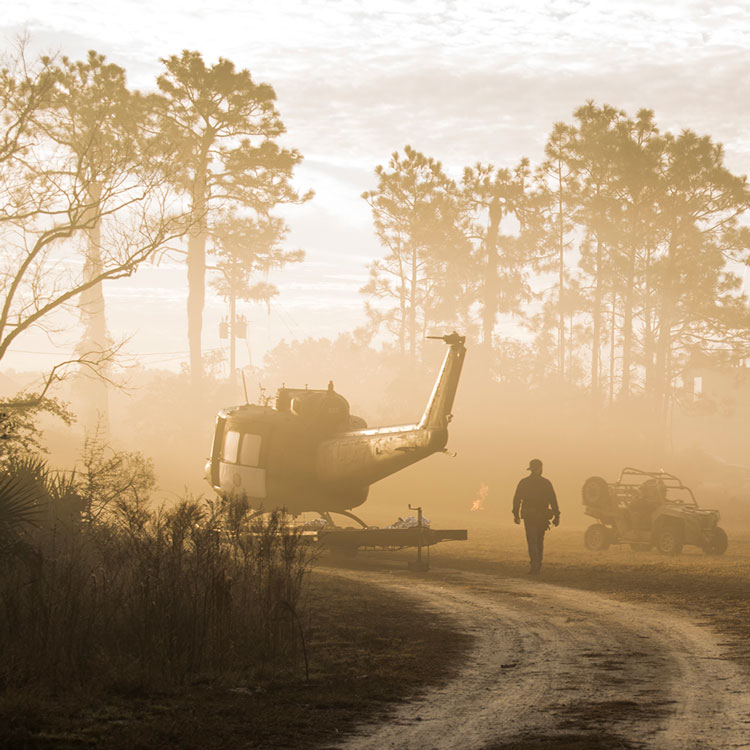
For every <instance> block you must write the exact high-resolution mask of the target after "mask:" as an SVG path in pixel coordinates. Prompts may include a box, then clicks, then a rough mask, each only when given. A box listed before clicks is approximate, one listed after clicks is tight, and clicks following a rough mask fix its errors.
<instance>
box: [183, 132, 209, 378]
mask: <svg viewBox="0 0 750 750" xmlns="http://www.w3.org/2000/svg"><path fill="white" fill-rule="evenodd" d="M207 154H208V144H207V143H204V144H203V154H202V159H201V161H200V164H199V166H198V169H197V170H196V174H195V180H194V182H193V195H192V212H193V216H194V218H195V220H196V223H195V226H194V227H193V229H192V231H191V232H190V234H189V235H188V255H187V277H188V299H187V316H188V344H189V348H190V378H191V381H192V385H193V387H194V388H197V387H199V385H200V383H201V382H202V380H203V352H202V348H201V333H202V330H203V307H204V305H205V301H206V241H207V239H208V223H207V221H206V210H207V208H208V206H207V199H206V179H207V170H208V165H207V162H206V159H207Z"/></svg>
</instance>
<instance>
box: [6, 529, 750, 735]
mask: <svg viewBox="0 0 750 750" xmlns="http://www.w3.org/2000/svg"><path fill="white" fill-rule="evenodd" d="M582 537H583V530H566V529H553V530H552V531H551V532H550V533H549V534H548V535H547V541H546V550H545V565H544V569H543V572H542V575H541V580H542V581H545V582H548V583H553V584H559V585H563V586H572V587H576V588H580V589H587V590H591V591H597V592H601V593H606V594H610V595H613V596H615V597H617V598H620V599H625V600H638V601H646V602H651V603H655V604H660V605H665V606H670V607H676V608H679V609H681V610H683V611H685V612H686V613H689V614H691V615H693V616H695V617H696V618H698V619H699V620H700V621H703V622H706V623H710V624H711V625H712V626H713V627H714V628H716V629H717V630H718V631H719V632H720V633H722V634H724V635H725V636H726V641H725V647H726V653H727V656H729V657H730V658H732V659H734V660H736V661H737V662H738V663H739V664H741V665H742V666H743V667H744V668H746V669H748V671H750V605H749V604H748V602H749V601H750V535H748V534H745V535H732V534H731V533H730V548H729V551H728V552H727V554H726V555H725V556H724V557H720V558H715V557H706V556H705V555H703V554H702V553H701V552H700V551H698V550H693V549H691V548H686V549H685V552H684V553H683V554H682V555H681V556H679V557H675V558H665V557H662V556H661V555H659V554H657V553H654V552H633V551H632V550H631V549H630V548H629V547H627V546H622V547H612V548H610V549H609V550H607V551H606V552H601V553H591V552H588V551H586V550H585V549H584V548H583V543H582ZM414 556H415V552H414V550H404V551H401V552H397V553H382V552H381V553H378V552H365V553H361V554H360V555H358V556H357V558H355V559H354V560H350V561H346V562H344V563H343V565H344V566H345V567H347V568H348V569H350V570H351V569H354V570H356V569H358V568H364V569H377V570H381V571H383V570H389V569H394V570H399V571H400V573H401V575H413V576H414V580H415V585H417V582H418V580H419V579H420V578H421V577H423V576H425V577H428V578H429V577H430V576H439V574H440V570H441V568H459V569H465V570H471V571H476V572H483V573H486V574H490V575H494V576H498V577H500V578H502V577H523V576H526V575H527V573H526V571H527V568H528V561H527V557H526V551H525V540H524V538H523V530H522V529H521V528H519V527H515V526H509V527H500V526H497V527H481V526H478V527H474V528H470V529H469V541H467V542H454V543H445V544H441V545H437V546H436V547H434V548H432V549H431V551H430V563H431V566H432V570H431V572H428V573H422V574H416V573H415V574H410V573H406V572H405V569H406V565H407V562H408V561H409V560H412V559H414ZM332 563H335V564H341V563H340V561H333V560H332V559H331V558H329V557H328V556H326V555H324V556H323V557H322V559H321V561H320V564H319V565H318V566H316V568H315V570H314V571H313V573H312V575H311V578H310V581H309V586H308V588H307V593H306V597H307V600H306V604H305V606H304V608H303V611H304V626H305V631H306V643H305V646H306V652H307V659H308V665H307V666H308V671H309V678H308V679H306V676H305V663H304V659H303V656H304V655H303V654H300V656H299V658H298V660H297V663H296V664H295V665H294V669H293V670H292V671H291V672H290V673H288V674H287V675H286V676H284V677H280V678H279V677H277V678H276V679H275V680H274V681H268V682H256V683H253V684H248V683H247V681H244V682H243V681H242V680H241V679H238V680H237V681H236V683H233V684H216V683H215V682H211V681H209V680H206V681H200V680H198V681H196V682H194V683H193V684H190V685H186V686H184V687H183V688H180V689H179V690H174V691H171V692H166V693H158V694H155V693H152V694H133V693H127V692H123V693H115V692H112V693H108V694H105V695H91V694H86V692H85V691H79V692H76V693H70V692H66V693H64V694H57V695H49V694H48V695H44V694H38V693H37V692H35V691H34V690H33V689H29V690H26V691H25V692H23V693H17V692H16V693H13V692H7V691H6V692H5V693H4V694H2V696H1V697H0V744H2V746H5V747H12V748H24V747H27V748H82V747H112V748H162V747H185V748H224V747H230V746H237V747H251V748H315V747H327V746H330V744H331V743H333V742H335V740H336V739H337V738H338V737H339V736H340V735H341V734H343V733H345V732H347V731H349V730H351V728H352V727H353V726H354V725H355V724H356V723H358V722H359V721H362V720H366V719H373V718H377V717H378V716H385V714H386V712H387V711H388V708H389V707H390V706H392V705H393V704H394V703H396V702H400V701H403V700H405V699H408V698H409V696H411V695H413V694H415V693H416V692H418V691H420V690H422V689H423V688H425V687H428V686H430V685H435V684H439V683H440V682H441V681H444V680H446V679H447V678H448V677H449V676H450V675H451V673H452V672H453V671H454V670H455V668H456V667H457V666H458V665H459V664H460V663H461V659H462V656H463V655H464V654H465V653H466V651H467V649H468V648H469V647H470V644H471V640H470V637H469V636H466V635H462V634H459V633H456V632H455V631H454V630H452V629H451V626H450V625H449V624H448V623H447V622H446V621H443V620H441V618H440V617H436V616H435V615H433V614H430V615H429V616H425V614H424V613H422V612H420V611H419V610H418V609H417V608H415V606H414V605H413V604H412V603H411V602H409V601H408V600H404V599H402V598H400V597H398V596H394V595H393V594H390V593H389V594H388V595H387V596H384V595H383V594H382V592H380V591H379V590H377V589H373V588H371V587H369V586H367V585H364V584H358V583H357V582H353V581H348V580H342V579H340V578H337V577H335V576H330V575H328V573H327V567H328V566H329V565H331V564H332ZM544 746H545V745H543V744H540V745H539V747H544Z"/></svg>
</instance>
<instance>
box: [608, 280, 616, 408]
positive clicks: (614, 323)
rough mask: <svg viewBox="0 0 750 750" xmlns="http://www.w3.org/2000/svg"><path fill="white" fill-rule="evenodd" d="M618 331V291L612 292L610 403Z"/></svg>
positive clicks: (610, 403)
mask: <svg viewBox="0 0 750 750" xmlns="http://www.w3.org/2000/svg"><path fill="white" fill-rule="evenodd" d="M616 332H617V292H615V291H613V292H612V328H611V330H610V332H609V405H610V407H611V406H612V404H613V403H614V400H615V345H616V343H617V342H616Z"/></svg>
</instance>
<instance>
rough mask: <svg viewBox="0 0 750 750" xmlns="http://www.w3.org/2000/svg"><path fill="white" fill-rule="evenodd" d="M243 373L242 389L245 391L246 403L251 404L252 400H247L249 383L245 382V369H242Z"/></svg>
mask: <svg viewBox="0 0 750 750" xmlns="http://www.w3.org/2000/svg"><path fill="white" fill-rule="evenodd" d="M240 372H241V373H242V390H243V391H245V403H246V404H249V403H250V402H249V401H248V400H247V383H246V382H245V370H244V369H243V370H240Z"/></svg>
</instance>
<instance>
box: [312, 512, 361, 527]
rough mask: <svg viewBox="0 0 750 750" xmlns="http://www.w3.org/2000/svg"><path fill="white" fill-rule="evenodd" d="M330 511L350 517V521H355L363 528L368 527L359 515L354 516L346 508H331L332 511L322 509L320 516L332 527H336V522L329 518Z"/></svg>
mask: <svg viewBox="0 0 750 750" xmlns="http://www.w3.org/2000/svg"><path fill="white" fill-rule="evenodd" d="M331 513H335V514H336V515H338V516H346V517H347V518H351V519H352V521H356V522H357V523H358V524H359V525H360V526H361V527H362V528H363V529H369V528H370V527H369V526H368V525H367V524H366V523H365V522H364V521H363V520H362V519H361V518H360V517H359V516H355V515H354V513H350V512H349V511H348V510H333V511H328V510H326V511H323V512H322V513H319V515H320V517H321V518H322V519H324V520H325V521H327V522H328V523H329V524H330V525H331V526H333V527H334V528H335V527H336V524H335V523H334V522H333V519H332V518H331Z"/></svg>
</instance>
